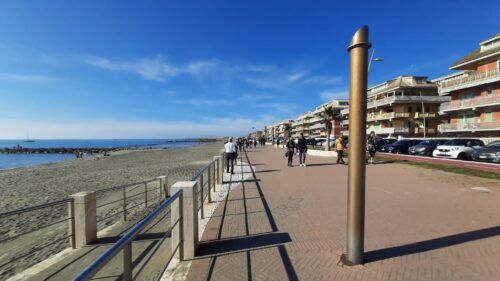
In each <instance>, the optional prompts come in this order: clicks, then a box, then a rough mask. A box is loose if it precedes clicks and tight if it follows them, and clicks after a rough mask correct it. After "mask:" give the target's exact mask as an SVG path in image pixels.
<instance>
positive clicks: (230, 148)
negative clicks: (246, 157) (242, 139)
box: [224, 138, 237, 174]
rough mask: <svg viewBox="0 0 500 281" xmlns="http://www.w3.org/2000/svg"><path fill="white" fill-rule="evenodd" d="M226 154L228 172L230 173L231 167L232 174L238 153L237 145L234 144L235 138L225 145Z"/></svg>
mask: <svg viewBox="0 0 500 281" xmlns="http://www.w3.org/2000/svg"><path fill="white" fill-rule="evenodd" d="M224 152H225V156H226V172H227V173H229V167H230V166H231V174H233V173H234V160H235V159H236V157H235V155H236V152H237V148H236V145H235V144H234V143H233V138H229V139H228V142H227V143H226V144H225V145H224Z"/></svg>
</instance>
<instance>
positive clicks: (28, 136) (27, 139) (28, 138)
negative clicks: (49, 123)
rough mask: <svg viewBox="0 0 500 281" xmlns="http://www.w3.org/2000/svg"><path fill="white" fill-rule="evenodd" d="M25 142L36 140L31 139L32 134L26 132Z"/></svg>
mask: <svg viewBox="0 0 500 281" xmlns="http://www.w3.org/2000/svg"><path fill="white" fill-rule="evenodd" d="M24 142H35V140H32V139H30V134H29V133H26V139H25V140H24Z"/></svg>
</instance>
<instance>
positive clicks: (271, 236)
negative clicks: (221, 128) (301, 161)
mask: <svg viewBox="0 0 500 281" xmlns="http://www.w3.org/2000/svg"><path fill="white" fill-rule="evenodd" d="M244 152H245V156H246V159H247V163H248V165H249V167H250V169H251V174H252V178H253V180H251V181H244V180H243V181H241V184H242V191H243V198H242V199H241V200H239V201H241V202H242V204H243V210H244V212H243V213H242V215H244V216H245V229H246V232H245V233H246V235H243V236H238V237H229V238H222V229H223V226H224V222H225V217H226V216H228V215H229V214H226V210H227V204H228V201H230V199H229V194H230V192H228V194H227V195H226V199H225V200H224V201H225V202H224V206H223V210H222V216H221V220H220V225H219V229H218V232H217V238H216V239H214V240H210V241H204V242H201V243H200V245H199V248H198V255H197V257H196V258H210V264H209V269H208V273H207V277H206V280H213V278H214V276H213V274H214V271H215V265H216V263H217V258H218V256H222V255H228V254H232V253H238V252H244V253H246V265H247V280H253V275H252V274H253V272H252V258H251V255H250V253H251V251H252V250H258V249H264V248H270V247H277V248H278V252H279V256H280V258H281V262H282V263H283V267H284V269H285V272H286V275H287V277H288V278H287V279H288V280H298V277H297V274H296V272H295V269H294V267H293V265H292V262H291V260H290V257H289V256H288V253H287V251H286V248H285V245H284V243H289V242H292V239H291V237H290V235H289V234H288V233H283V232H279V230H278V226H277V224H276V221H275V220H274V217H273V215H272V213H271V209H270V208H269V205H268V203H267V200H266V198H265V197H264V193H263V192H262V188H261V186H260V184H259V182H260V180H259V179H257V177H256V175H255V174H256V173H259V172H260V173H265V172H275V171H279V170H263V171H259V172H255V171H254V169H253V167H252V166H256V165H252V164H251V163H250V159H249V158H248V154H247V153H246V151H244ZM242 154H243V153H241V154H240V157H241V159H242V160H243V155H242ZM240 162H243V161H240ZM257 165H263V164H257ZM234 182H236V181H234ZM246 182H252V183H254V184H255V186H256V189H257V192H258V193H259V196H258V197H250V198H249V197H247V196H246V192H248V191H246V190H247V189H248V188H247V187H246V186H245V183H246ZM247 199H260V200H261V201H262V206H263V208H264V210H263V211H259V212H265V213H266V216H267V219H268V220H269V225H270V227H271V231H270V232H265V233H258V234H252V235H251V234H250V227H249V222H248V215H249V214H251V213H253V212H249V211H248V209H247Z"/></svg>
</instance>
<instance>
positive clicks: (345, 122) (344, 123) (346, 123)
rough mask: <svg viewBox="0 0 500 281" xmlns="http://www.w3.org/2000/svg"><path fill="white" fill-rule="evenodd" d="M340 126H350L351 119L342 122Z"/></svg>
mask: <svg viewBox="0 0 500 281" xmlns="http://www.w3.org/2000/svg"><path fill="white" fill-rule="evenodd" d="M340 125H342V126H349V119H346V120H342V121H340Z"/></svg>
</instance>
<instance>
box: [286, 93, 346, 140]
mask: <svg viewBox="0 0 500 281" xmlns="http://www.w3.org/2000/svg"><path fill="white" fill-rule="evenodd" d="M328 107H331V108H332V110H333V112H334V115H335V117H336V118H334V119H333V120H332V121H331V123H332V135H336V136H338V135H339V134H340V131H341V126H340V122H341V120H340V111H341V110H342V109H345V108H347V107H349V101H348V100H331V101H329V102H327V103H324V104H322V105H320V106H318V107H316V108H315V109H314V110H313V111H309V112H306V113H304V114H302V115H300V116H299V117H297V119H295V120H293V123H292V134H291V136H292V137H294V138H296V137H299V135H300V134H301V133H302V134H304V136H305V137H310V138H317V137H326V128H325V127H326V126H325V123H324V122H325V121H324V120H325V117H324V114H323V113H324V111H325V108H328Z"/></svg>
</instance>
